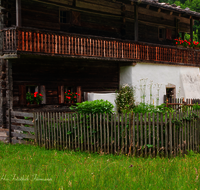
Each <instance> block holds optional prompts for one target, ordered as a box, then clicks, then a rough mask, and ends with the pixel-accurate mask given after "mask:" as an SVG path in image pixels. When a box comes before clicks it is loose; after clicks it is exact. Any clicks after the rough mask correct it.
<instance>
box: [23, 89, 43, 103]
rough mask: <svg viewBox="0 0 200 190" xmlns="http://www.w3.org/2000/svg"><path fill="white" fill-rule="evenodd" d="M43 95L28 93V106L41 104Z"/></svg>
mask: <svg viewBox="0 0 200 190" xmlns="http://www.w3.org/2000/svg"><path fill="white" fill-rule="evenodd" d="M42 96H43V95H42V94H39V93H38V92H34V94H32V93H30V92H27V93H26V101H27V105H30V104H40V103H41V101H42V100H43V99H42Z"/></svg>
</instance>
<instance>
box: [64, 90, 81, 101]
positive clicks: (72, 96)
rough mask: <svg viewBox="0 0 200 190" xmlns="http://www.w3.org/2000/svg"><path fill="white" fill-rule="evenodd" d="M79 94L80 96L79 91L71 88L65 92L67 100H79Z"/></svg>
mask: <svg viewBox="0 0 200 190" xmlns="http://www.w3.org/2000/svg"><path fill="white" fill-rule="evenodd" d="M77 95H78V96H80V94H78V93H77V92H70V90H68V93H67V92H65V100H66V101H68V102H69V101H74V102H77Z"/></svg>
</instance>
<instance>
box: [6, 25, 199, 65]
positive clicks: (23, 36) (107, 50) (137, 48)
mask: <svg viewBox="0 0 200 190" xmlns="http://www.w3.org/2000/svg"><path fill="white" fill-rule="evenodd" d="M3 33H4V35H3V36H4V40H3V42H4V45H3V52H4V53H11V52H32V53H45V54H56V55H71V56H74V55H75V56H87V57H102V58H115V59H130V60H146V61H160V62H171V63H184V64H189V65H196V66H197V65H199V62H200V51H198V50H194V49H187V48H176V47H175V46H163V45H159V44H148V43H136V42H134V41H127V40H120V39H112V38H103V37H100V36H99V37H97V36H86V35H78V34H69V33H64V32H56V31H47V30H42V29H33V28H7V29H4V30H3Z"/></svg>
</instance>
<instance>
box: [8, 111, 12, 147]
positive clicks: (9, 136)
mask: <svg viewBox="0 0 200 190" xmlns="http://www.w3.org/2000/svg"><path fill="white" fill-rule="evenodd" d="M8 130H9V131H8V138H9V143H12V137H11V109H9V110H8Z"/></svg>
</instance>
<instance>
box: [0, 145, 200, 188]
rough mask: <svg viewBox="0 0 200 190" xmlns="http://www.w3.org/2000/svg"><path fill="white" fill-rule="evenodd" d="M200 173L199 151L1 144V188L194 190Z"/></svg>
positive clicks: (199, 185) (199, 184)
mask: <svg viewBox="0 0 200 190" xmlns="http://www.w3.org/2000/svg"><path fill="white" fill-rule="evenodd" d="M130 166H132V167H130ZM199 174H200V155H199V154H197V155H192V154H190V156H186V157H177V158H173V159H167V158H162V159H161V158H152V159H151V158H147V159H144V158H133V157H127V156H123V155H121V156H113V155H98V154H88V153H81V152H69V151H65V152H63V151H56V150H45V149H43V148H39V147H36V146H31V145H5V144H2V143H0V190H4V189H6V190H7V189H11V190H21V189H51V190H54V189H55V190H59V189H60V190H62V189H120V190H121V189H128V190H129V189H145V190H146V189H187V190H190V189H193V190H195V189H200V181H199V178H200V176H199Z"/></svg>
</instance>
